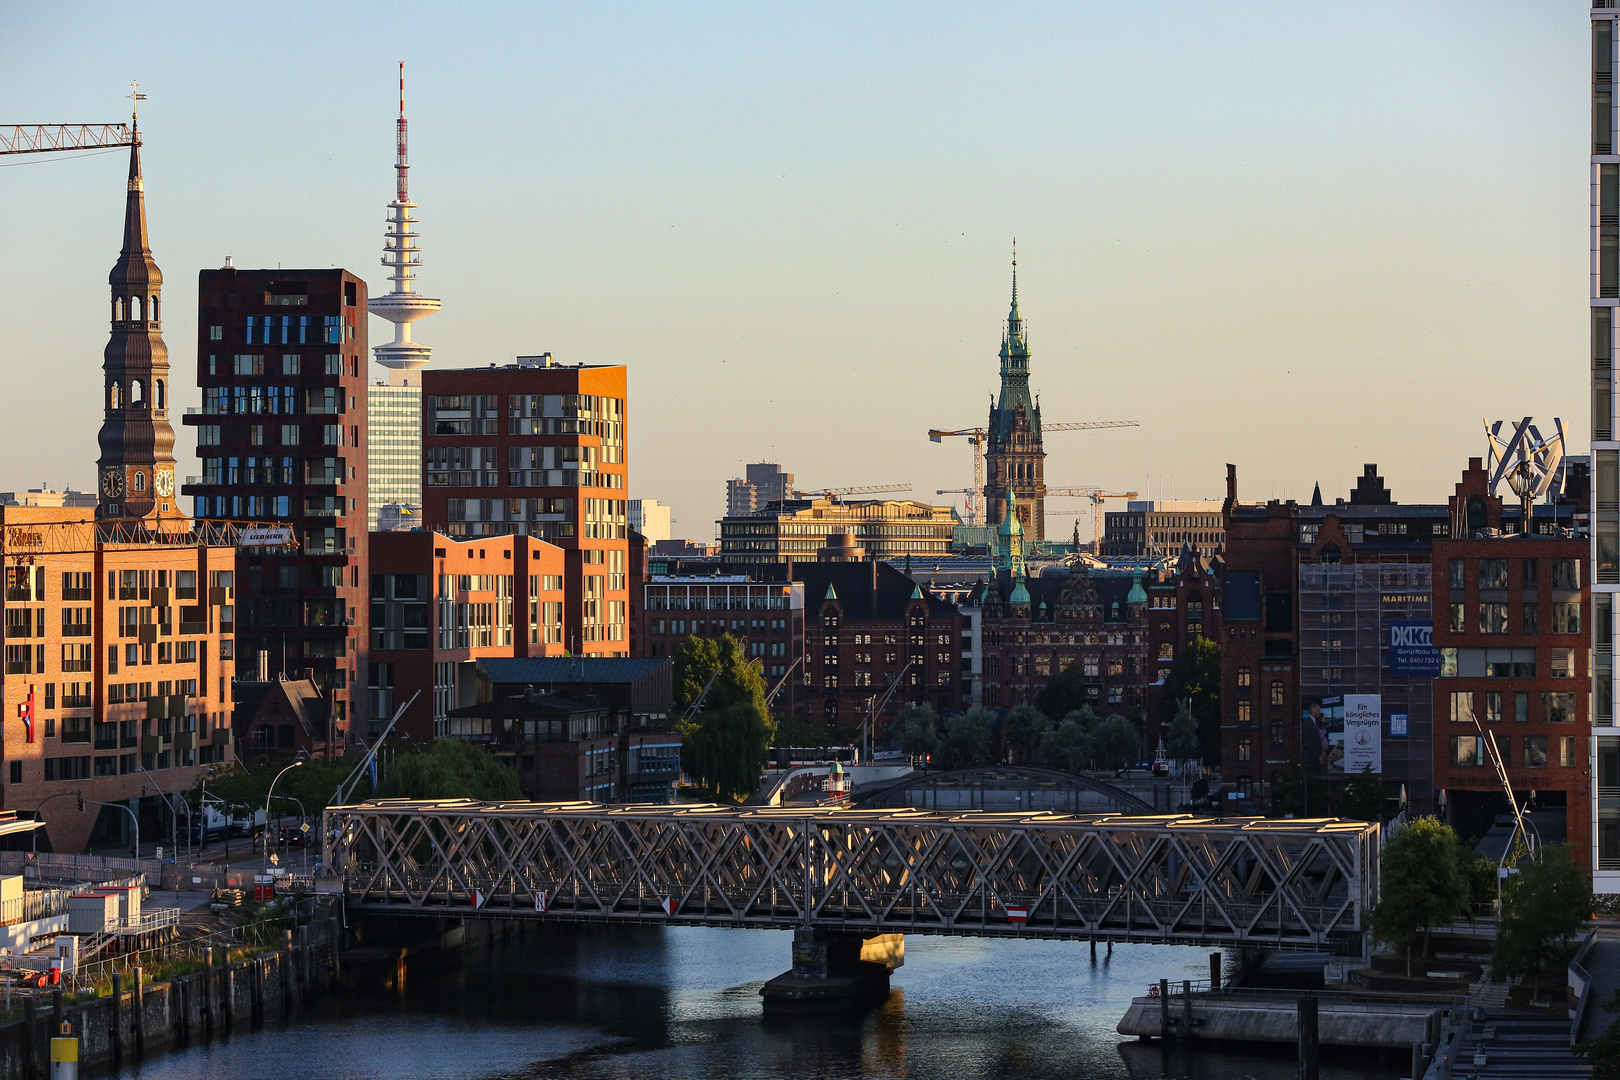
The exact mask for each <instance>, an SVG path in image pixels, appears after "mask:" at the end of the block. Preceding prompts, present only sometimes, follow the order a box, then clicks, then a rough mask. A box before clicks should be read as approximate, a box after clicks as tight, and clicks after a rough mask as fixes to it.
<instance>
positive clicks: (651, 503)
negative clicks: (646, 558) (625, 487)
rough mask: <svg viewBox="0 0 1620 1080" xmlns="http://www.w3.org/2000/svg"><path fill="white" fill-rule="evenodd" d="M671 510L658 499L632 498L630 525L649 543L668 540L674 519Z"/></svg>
mask: <svg viewBox="0 0 1620 1080" xmlns="http://www.w3.org/2000/svg"><path fill="white" fill-rule="evenodd" d="M669 510H670V508H669V507H668V506H665V505H664V504H663V503H661V502H659V501H658V500H657V499H631V500H630V527H631V528H632V529H634V530H636V532H638V533H640V534H641V535H642V538H643V539H644V540H646V541H647V543H648V544H656V543H658V542H659V541H660V540H668V539H669V536H670V526H671V521H672V519H671V517H670V513H669Z"/></svg>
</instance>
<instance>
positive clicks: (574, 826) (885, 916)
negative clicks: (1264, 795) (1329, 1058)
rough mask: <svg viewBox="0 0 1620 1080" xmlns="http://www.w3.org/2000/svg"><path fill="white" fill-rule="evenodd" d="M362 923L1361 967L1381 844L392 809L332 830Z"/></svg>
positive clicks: (1055, 818) (1200, 828)
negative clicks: (476, 917) (1346, 957)
mask: <svg viewBox="0 0 1620 1080" xmlns="http://www.w3.org/2000/svg"><path fill="white" fill-rule="evenodd" d="M326 829H327V835H335V836H336V837H337V840H336V843H335V845H334V847H333V849H332V854H333V859H332V868H333V870H334V872H336V873H337V874H339V875H340V876H341V878H342V881H343V885H344V889H345V891H346V892H347V893H348V895H349V899H350V902H351V903H352V904H356V905H359V906H362V907H372V908H386V909H389V910H396V911H405V912H410V911H416V912H422V913H436V914H447V913H450V912H484V913H500V914H503V915H511V914H527V915H541V916H547V917H553V918H557V917H561V918H574V919H589V920H608V919H631V920H636V919H640V920H648V919H660V920H666V921H673V922H687V923H701V924H708V925H730V926H762V927H798V926H827V927H840V928H844V929H848V930H860V931H862V932H869V933H891V932H901V933H945V934H977V935H1008V936H1046V937H1071V938H1086V937H1105V936H1106V937H1113V938H1117V939H1120V940H1141V941H1183V942H1188V943H1203V942H1230V943H1233V944H1252V945H1264V946H1267V947H1273V948H1275V947H1299V948H1328V949H1332V950H1335V951H1359V947H1360V934H1361V929H1362V923H1363V918H1364V915H1365V912H1366V911H1367V909H1368V908H1369V907H1370V906H1371V903H1372V900H1373V898H1374V897H1375V896H1376V865H1375V863H1374V862H1373V860H1372V857H1371V856H1372V855H1373V854H1374V853H1375V852H1376V845H1377V832H1378V827H1377V826H1376V825H1367V824H1365V823H1362V822H1339V821H1297V820H1294V821H1267V820H1262V819H1247V818H1245V819H1198V818H1192V817H1187V816H1181V815H1170V816H1161V817H1123V816H1118V815H1089V816H1088V815H1065V814H1051V813H1016V814H995V813H983V812H967V813H960V814H944V813H931V812H926V811H917V810H883V811H847V810H844V811H840V810H819V809H806V808H798V807H794V808H765V807H761V808H752V809H734V808H722V807H691V806H665V807H651V806H631V807H606V806H598V805H594V804H586V803H572V804H534V803H505V804H498V803H497V804H481V803H472V802H464V801H453V802H411V801H406V800H381V801H378V802H374V803H366V804H362V805H360V806H350V807H337V808H333V809H329V810H328V811H327V812H326Z"/></svg>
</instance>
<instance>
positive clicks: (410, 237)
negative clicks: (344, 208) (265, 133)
mask: <svg viewBox="0 0 1620 1080" xmlns="http://www.w3.org/2000/svg"><path fill="white" fill-rule="evenodd" d="M398 124H399V155H398V157H397V158H396V159H395V162H394V171H395V172H396V173H397V174H398V179H397V180H396V182H395V188H396V190H395V193H394V201H393V202H391V203H389V204H388V232H387V233H386V234H384V235H385V236H386V237H387V239H386V240H385V242H384V243H383V257H382V264H383V265H384V266H386V267H388V268H389V269H391V270H392V271H393V273H392V274H390V275H389V280H390V281H392V282H393V283H394V288H393V290H392V291H391V292H388V293H385V294H382V295H380V296H374V297H372V298H371V303H370V311H371V313H372V314H373V315H376V316H378V317H379V318H383V319H387V320H388V321H389V322H391V323H393V324H394V340H393V341H390V342H388V343H387V344H384V345H378V346H377V347H376V353H377V363H379V364H381V365H382V366H383V367H385V368H388V369H389V376H388V381H389V382H390V383H392V384H394V385H396V386H403V385H409V384H410V383H411V381H412V380H411V379H410V378H409V377H408V374H409V373H410V372H412V371H415V370H416V369H417V368H419V367H423V366H425V365H426V364H427V363H428V361H429V360H430V359H432V356H433V349H432V347H430V346H427V345H422V344H419V343H417V342H415V341H412V340H411V324H412V323H414V322H416V321H417V320H418V319H425V318H427V316H429V315H431V314H433V313H434V312H435V311H438V310H439V302H438V301H437V300H434V299H431V298H430V297H426V296H421V295H419V294H418V293H416V292H414V291H412V288H411V281H412V279H413V278H415V277H416V268H417V267H419V266H421V265H422V249H421V248H419V247H417V246H416V237H417V234H416V233H415V232H413V231H412V226H414V225H415V224H416V219H415V218H413V217H412V216H411V211H412V210H415V209H416V204H415V203H413V202H411V197H410V193H409V191H408V185H407V183H406V170H408V169H409V168H410V167H411V166H410V163H409V161H408V160H407V153H406V142H407V136H406V124H407V121H406V119H405V62H404V61H403V60H402V61H400V65H399V121H398ZM418 384H419V383H418Z"/></svg>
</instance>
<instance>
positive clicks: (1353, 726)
mask: <svg viewBox="0 0 1620 1080" xmlns="http://www.w3.org/2000/svg"><path fill="white" fill-rule="evenodd" d="M1383 736H1384V715H1383V698H1382V697H1381V696H1380V695H1378V694H1346V695H1344V755H1343V757H1342V758H1341V759H1340V762H1341V764H1342V766H1343V768H1344V771H1345V772H1347V773H1350V774H1352V775H1353V774H1356V773H1361V772H1366V771H1369V770H1370V771H1371V772H1372V773H1374V774H1375V775H1376V774H1379V773H1382V772H1383V771H1384V741H1383Z"/></svg>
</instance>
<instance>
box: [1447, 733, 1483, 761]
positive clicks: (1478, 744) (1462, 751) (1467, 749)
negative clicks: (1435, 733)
mask: <svg viewBox="0 0 1620 1080" xmlns="http://www.w3.org/2000/svg"><path fill="white" fill-rule="evenodd" d="M1451 764H1452V765H1455V766H1463V767H1467V766H1472V765H1483V764H1485V741H1484V740H1483V739H1481V738H1480V737H1479V736H1478V735H1453V736H1452V737H1451Z"/></svg>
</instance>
